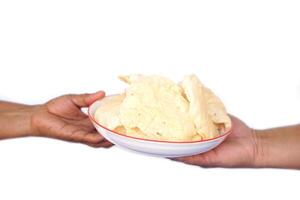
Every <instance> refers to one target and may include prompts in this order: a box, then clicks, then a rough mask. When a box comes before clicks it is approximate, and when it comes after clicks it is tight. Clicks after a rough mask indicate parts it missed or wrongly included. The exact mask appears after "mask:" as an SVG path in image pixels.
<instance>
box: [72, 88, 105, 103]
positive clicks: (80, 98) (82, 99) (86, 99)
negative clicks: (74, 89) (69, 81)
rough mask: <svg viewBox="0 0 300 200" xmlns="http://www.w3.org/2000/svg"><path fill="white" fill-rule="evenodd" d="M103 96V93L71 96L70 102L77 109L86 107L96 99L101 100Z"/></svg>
mask: <svg viewBox="0 0 300 200" xmlns="http://www.w3.org/2000/svg"><path fill="white" fill-rule="evenodd" d="M104 96H105V93H104V92H103V91H98V92H95V93H92V94H88V93H86V94H75V95H72V96H71V98H72V101H73V102H74V103H75V104H76V105H77V106H78V107H88V106H89V105H91V104H92V103H94V102H95V101H97V100H98V99H102V98H103V97H104Z"/></svg>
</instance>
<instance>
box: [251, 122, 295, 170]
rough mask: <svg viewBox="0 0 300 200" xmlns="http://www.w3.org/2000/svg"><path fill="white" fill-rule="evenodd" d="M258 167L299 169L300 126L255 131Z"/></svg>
mask: <svg viewBox="0 0 300 200" xmlns="http://www.w3.org/2000/svg"><path fill="white" fill-rule="evenodd" d="M257 137H258V141H259V143H258V144H259V154H260V156H259V159H258V161H257V163H256V165H257V166H258V167H278V168H297V169H300V125H294V126H288V127H281V128H274V129H267V130H260V131H257Z"/></svg>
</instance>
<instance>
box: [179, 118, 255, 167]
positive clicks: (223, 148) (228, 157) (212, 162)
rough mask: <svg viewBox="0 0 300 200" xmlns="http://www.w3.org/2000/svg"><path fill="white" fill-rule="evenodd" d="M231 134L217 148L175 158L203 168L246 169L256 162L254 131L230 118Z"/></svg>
mask: <svg viewBox="0 0 300 200" xmlns="http://www.w3.org/2000/svg"><path fill="white" fill-rule="evenodd" d="M231 119H232V124H233V132H232V133H231V134H230V135H229V136H228V137H227V138H226V140H225V141H224V142H223V143H222V144H221V145H220V146H218V147H217V148H215V149H213V150H211V151H209V152H207V153H203V154H200V155H195V156H189V157H182V158H176V159H174V160H178V161H182V162H184V163H187V164H193V165H200V166H203V167H218V166H222V167H246V166H249V165H251V164H252V163H254V162H256V161H255V160H256V158H257V155H258V147H257V146H258V144H257V142H258V141H257V137H256V134H255V130H253V129H251V128H249V127H248V126H247V125H246V124H245V123H243V122H242V121H241V120H239V119H238V118H236V117H233V116H231Z"/></svg>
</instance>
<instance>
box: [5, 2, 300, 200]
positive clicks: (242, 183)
mask: <svg viewBox="0 0 300 200" xmlns="http://www.w3.org/2000/svg"><path fill="white" fill-rule="evenodd" d="M299 10H300V5H299V3H298V2H297V1H288V0H285V1H276V0H273V1H264V0H258V1H256V0H252V1H230V0H229V1H214V0H211V1H205V2H203V1H188V0H184V1H175V0H173V1H164V0H158V1H156V0H152V1H142V0H139V1H138V0H137V1H130V0H126V1H115V0H110V1H88V0H85V1H75V0H73V1H64V0H57V1H55V0H52V1H13V0H10V1H0V69H1V70H0V75H1V76H0V99H5V100H11V101H16V102H22V103H27V104H37V103H43V102H45V101H47V100H49V99H51V98H53V97H56V96H58V95H61V94H65V93H85V92H94V91H97V90H99V89H103V90H105V91H106V92H107V93H108V94H111V93H116V92H120V91H122V90H123V89H124V85H123V84H122V83H120V82H119V81H118V80H117V78H116V77H117V75H119V74H130V73H145V74H160V75H165V76H167V77H170V78H172V79H173V80H176V81H179V80H180V79H181V78H182V77H183V75H186V74H190V73H195V74H197V75H198V76H199V77H200V79H201V80H202V81H203V82H204V83H205V84H206V85H207V86H208V87H210V88H212V89H213V90H214V91H215V93H216V94H217V95H219V96H220V97H221V98H222V99H223V101H224V102H225V104H226V106H227V108H228V110H229V112H231V113H232V114H234V115H236V116H238V117H240V118H241V119H243V120H244V121H245V122H247V123H248V124H249V125H250V126H252V127H255V128H267V127H274V126H281V125H287V124H294V123H299V121H300V103H299V102H300V37H299V36H300V12H299ZM287 148H288V147H287ZM299 181H300V174H299V171H295V170H278V169H221V168H215V169H203V168H200V167H195V166H188V165H185V164H181V163H176V162H173V161H170V160H167V159H159V158H152V157H146V156H142V155H137V154H133V153H128V152H125V151H123V150H121V149H118V148H116V147H113V148H111V149H93V148H90V147H87V146H84V145H81V144H72V143H67V142H62V141H57V140H52V139H45V138H23V139H13V140H3V141H0V199H1V200H10V199H30V200H35V199H131V200H133V199H217V198H218V199H229V198H230V199H284V198H286V199H299V192H298V189H299Z"/></svg>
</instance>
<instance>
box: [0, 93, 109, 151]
mask: <svg viewBox="0 0 300 200" xmlns="http://www.w3.org/2000/svg"><path fill="white" fill-rule="evenodd" d="M104 95H105V94H104V92H102V91H100V92H97V93H94V94H79V95H78V94H76V95H75V94H69V95H63V96H60V97H57V98H54V99H52V100H50V101H48V102H47V103H45V104H41V105H34V106H28V105H22V104H15V103H10V102H0V125H1V130H0V139H6V138H13V137H23V136H42V137H49V138H55V139H60V140H65V141H70V142H79V143H84V144H87V145H89V146H92V147H110V146H112V144H111V143H110V142H108V141H107V140H105V139H104V138H103V137H102V136H101V135H100V134H99V133H97V131H96V130H95V129H94V126H93V124H92V123H91V122H90V120H89V118H88V116H87V115H86V114H85V113H84V112H82V111H81V108H84V107H88V106H89V105H90V104H92V103H93V102H94V101H96V100H98V99H101V98H103V97H104Z"/></svg>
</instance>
